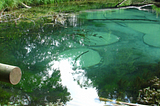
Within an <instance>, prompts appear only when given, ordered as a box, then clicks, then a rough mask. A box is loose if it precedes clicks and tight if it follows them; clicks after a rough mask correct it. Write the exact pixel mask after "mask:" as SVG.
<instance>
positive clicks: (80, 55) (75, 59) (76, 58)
mask: <svg viewBox="0 0 160 106" xmlns="http://www.w3.org/2000/svg"><path fill="white" fill-rule="evenodd" d="M87 52H89V50H88V51H85V52H83V53H82V54H80V55H79V56H77V57H76V58H75V61H74V64H73V65H74V66H75V63H76V61H77V59H78V58H79V57H80V56H82V55H83V54H85V53H87Z"/></svg>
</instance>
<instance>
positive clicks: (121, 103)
mask: <svg viewBox="0 0 160 106" xmlns="http://www.w3.org/2000/svg"><path fill="white" fill-rule="evenodd" d="M99 100H100V101H105V102H106V101H109V102H115V103H116V104H119V105H128V106H149V105H141V104H134V103H127V102H121V101H115V100H112V99H107V98H102V97H99Z"/></svg>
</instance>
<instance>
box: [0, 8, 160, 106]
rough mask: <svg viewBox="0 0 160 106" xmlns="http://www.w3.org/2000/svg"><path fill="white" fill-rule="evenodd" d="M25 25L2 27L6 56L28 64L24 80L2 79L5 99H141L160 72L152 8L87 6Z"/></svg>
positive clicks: (0, 44) (91, 104)
mask: <svg viewBox="0 0 160 106" xmlns="http://www.w3.org/2000/svg"><path fill="white" fill-rule="evenodd" d="M20 25H21V27H18V26H10V25H6V26H5V27H4V26H2V25H1V29H0V31H1V36H0V62H1V63H6V64H11V65H16V66H19V67H20V68H21V70H22V79H21V81H20V83H19V84H18V85H16V86H11V85H8V84H6V83H2V82H1V86H0V92H2V94H4V95H7V96H6V97H5V98H4V96H2V97H1V96H0V102H1V104H3V103H4V104H7V103H8V102H9V103H10V104H21V105H51V104H52V105H53V104H54V103H55V102H57V100H58V99H60V101H61V102H63V103H64V104H66V105H67V106H101V105H102V106H103V105H105V103H104V102H102V101H99V99H98V98H99V97H103V98H108V99H112V100H120V101H125V102H129V103H130V102H132V103H137V97H138V93H139V90H140V89H142V88H146V87H148V86H149V84H148V83H147V80H150V79H152V78H154V76H157V77H160V34H159V32H160V18H159V17H158V16H156V14H155V13H154V12H152V11H151V10H147V11H146V10H145V11H144V10H138V9H111V10H109V9H107V10H96V11H85V12H80V13H78V14H72V15H70V16H68V17H67V18H66V20H64V21H63V20H57V24H53V23H47V19H45V18H39V20H36V25H34V22H33V21H29V22H28V23H27V22H26V23H23V21H22V23H20ZM12 27H13V28H12ZM8 29H10V32H8ZM12 29H13V30H12ZM17 35H19V36H18V37H17ZM2 101H3V102H2ZM4 101H5V102H4ZM110 103H111V102H106V104H110Z"/></svg>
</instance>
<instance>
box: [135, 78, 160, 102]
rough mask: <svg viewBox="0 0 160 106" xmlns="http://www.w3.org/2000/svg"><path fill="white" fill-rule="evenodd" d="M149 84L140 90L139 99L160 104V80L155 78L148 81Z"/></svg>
mask: <svg viewBox="0 0 160 106" xmlns="http://www.w3.org/2000/svg"><path fill="white" fill-rule="evenodd" d="M148 84H149V86H148V87H147V88H143V89H141V90H139V94H138V98H137V101H138V103H141V104H146V105H151V104H152V105H153V104H155V105H160V80H159V78H157V77H156V76H155V78H153V79H150V80H149V81H148Z"/></svg>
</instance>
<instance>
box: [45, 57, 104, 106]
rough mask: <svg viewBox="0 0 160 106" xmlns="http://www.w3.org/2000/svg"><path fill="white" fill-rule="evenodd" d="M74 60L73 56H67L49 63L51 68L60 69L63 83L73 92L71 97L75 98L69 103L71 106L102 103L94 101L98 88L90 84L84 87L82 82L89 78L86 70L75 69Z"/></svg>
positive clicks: (87, 105)
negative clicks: (86, 75) (85, 74)
mask: <svg viewBox="0 0 160 106" xmlns="http://www.w3.org/2000/svg"><path fill="white" fill-rule="evenodd" d="M72 62H73V60H72V58H67V59H61V60H60V61H52V62H51V63H49V67H51V70H60V72H61V79H62V84H63V85H64V86H67V88H68V91H69V92H72V94H71V97H72V98H73V100H72V101H70V102H68V103H67V104H68V105H71V106H72V105H76V106H82V105H83V106H89V105H92V106H93V105H100V104H101V103H100V102H96V101H95V102H93V101H94V100H96V99H97V98H98V95H97V92H96V89H95V88H92V87H90V88H88V84H87V86H86V87H84V85H81V84H82V83H84V81H86V80H87V78H86V77H85V76H84V73H85V70H84V69H79V68H77V69H76V70H73V68H74V66H73V63H72ZM48 71H49V72H50V74H52V72H51V71H50V70H48ZM76 80H77V81H76ZM87 83H88V81H87ZM89 83H92V81H91V80H90V81H89ZM79 100H80V101H79ZM102 104H103V103H102ZM102 104H101V105H102ZM102 106H103V105H102Z"/></svg>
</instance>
